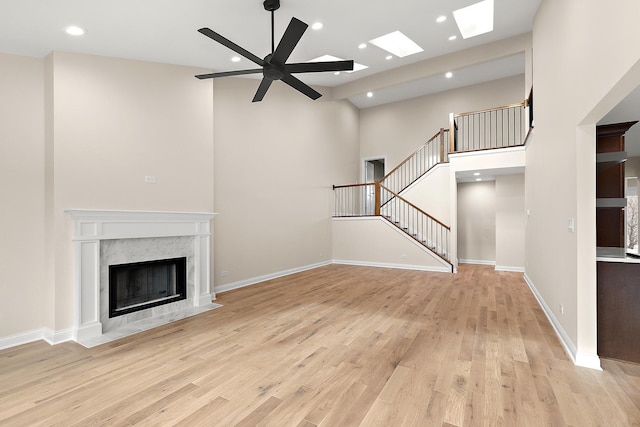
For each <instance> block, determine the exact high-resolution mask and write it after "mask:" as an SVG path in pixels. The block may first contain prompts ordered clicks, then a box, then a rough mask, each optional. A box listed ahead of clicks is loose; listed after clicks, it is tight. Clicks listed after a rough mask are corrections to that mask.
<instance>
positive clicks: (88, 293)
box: [65, 209, 216, 341]
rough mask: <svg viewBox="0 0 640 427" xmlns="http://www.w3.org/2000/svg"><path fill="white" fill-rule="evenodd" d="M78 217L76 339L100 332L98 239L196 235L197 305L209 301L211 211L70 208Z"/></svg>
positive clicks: (72, 214)
mask: <svg viewBox="0 0 640 427" xmlns="http://www.w3.org/2000/svg"><path fill="white" fill-rule="evenodd" d="M65 212H66V213H67V214H68V215H69V216H70V217H71V218H72V219H73V220H74V232H73V241H74V283H75V289H74V303H75V315H74V325H73V336H74V339H75V340H76V341H78V340H82V339H91V338H96V337H99V336H100V335H102V323H101V322H100V267H101V266H100V242H101V241H102V240H114V239H138V238H155V237H184V236H191V237H193V238H194V248H193V249H194V257H193V258H194V260H193V262H194V282H195V296H194V298H193V304H194V306H196V307H200V306H205V305H207V304H211V300H212V299H215V294H214V292H213V288H212V286H211V273H210V266H211V220H212V219H213V217H214V216H215V215H216V214H215V213H210V212H151V211H114V210H86V209H68V210H66V211H65Z"/></svg>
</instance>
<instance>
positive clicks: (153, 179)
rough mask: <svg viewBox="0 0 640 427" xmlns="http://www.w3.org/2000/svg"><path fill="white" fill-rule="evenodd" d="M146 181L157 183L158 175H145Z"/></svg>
mask: <svg viewBox="0 0 640 427" xmlns="http://www.w3.org/2000/svg"><path fill="white" fill-rule="evenodd" d="M144 182H146V183H147V184H155V183H156V177H155V176H145V177H144Z"/></svg>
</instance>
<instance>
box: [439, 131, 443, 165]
mask: <svg viewBox="0 0 640 427" xmlns="http://www.w3.org/2000/svg"><path fill="white" fill-rule="evenodd" d="M440 163H444V128H440Z"/></svg>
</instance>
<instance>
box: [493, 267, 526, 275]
mask: <svg viewBox="0 0 640 427" xmlns="http://www.w3.org/2000/svg"><path fill="white" fill-rule="evenodd" d="M496 271H511V272H514V273H524V267H513V266H509V265H496Z"/></svg>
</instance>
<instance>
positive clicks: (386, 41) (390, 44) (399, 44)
mask: <svg viewBox="0 0 640 427" xmlns="http://www.w3.org/2000/svg"><path fill="white" fill-rule="evenodd" d="M369 43H371V44H374V45H376V46H378V47H379V48H380V49H384V50H386V51H387V52H389V53H391V54H393V55H395V56H397V57H399V58H404V57H405V56H409V55H413V54H414V53H419V52H422V51H423V49H422V48H421V47H420V46H418V44H417V43H416V42H414V41H413V40H411V39H410V38H409V37H407V36H405V35H404V34H402V33H401V32H400V31H394V32H393V33H389V34H386V35H384V36H381V37H378V38H377V39H373V40H369Z"/></svg>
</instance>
